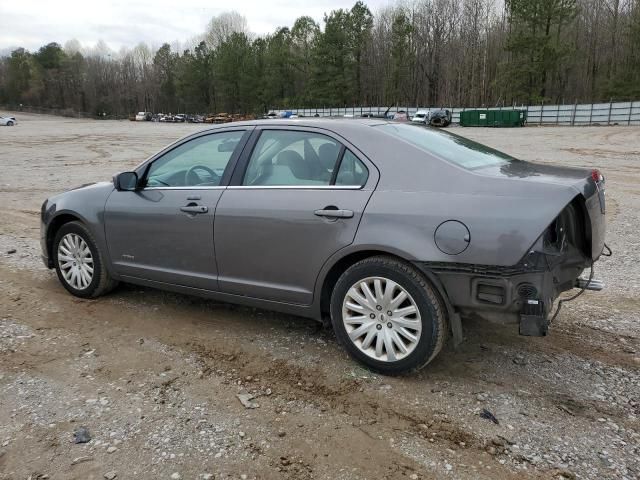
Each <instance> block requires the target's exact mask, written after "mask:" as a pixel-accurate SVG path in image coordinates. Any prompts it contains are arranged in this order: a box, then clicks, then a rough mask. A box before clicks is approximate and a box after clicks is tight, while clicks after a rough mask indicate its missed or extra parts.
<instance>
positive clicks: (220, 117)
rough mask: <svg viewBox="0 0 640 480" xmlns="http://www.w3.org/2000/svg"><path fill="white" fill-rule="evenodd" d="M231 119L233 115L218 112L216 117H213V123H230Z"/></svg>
mask: <svg viewBox="0 0 640 480" xmlns="http://www.w3.org/2000/svg"><path fill="white" fill-rule="evenodd" d="M231 121H232V118H231V115H229V114H228V113H226V112H221V113H218V114H217V115H216V116H215V117H213V123H229V122H231Z"/></svg>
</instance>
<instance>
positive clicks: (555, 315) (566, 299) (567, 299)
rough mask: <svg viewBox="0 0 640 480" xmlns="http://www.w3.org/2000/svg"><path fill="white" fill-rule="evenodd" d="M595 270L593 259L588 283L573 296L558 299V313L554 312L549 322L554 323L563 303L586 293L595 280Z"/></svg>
mask: <svg viewBox="0 0 640 480" xmlns="http://www.w3.org/2000/svg"><path fill="white" fill-rule="evenodd" d="M593 271H594V270H593V260H592V261H591V272H590V273H589V280H587V283H585V284H584V287H582V288H581V289H580V291H579V292H578V293H576V294H575V295H574V296H573V297H569V298H564V299H562V300H559V301H558V308H556V313H554V314H553V317H551V320H549V324H551V323H553V321H554V320H555V319H556V317H557V316H558V314H559V313H560V309H561V308H562V304H563V303H565V302H571V301H573V300H575V299H576V298H578V297H579V296H580V295H582V294H583V293H584V291H585V290H586V289H587V287H588V286H589V284H590V283H591V280H593Z"/></svg>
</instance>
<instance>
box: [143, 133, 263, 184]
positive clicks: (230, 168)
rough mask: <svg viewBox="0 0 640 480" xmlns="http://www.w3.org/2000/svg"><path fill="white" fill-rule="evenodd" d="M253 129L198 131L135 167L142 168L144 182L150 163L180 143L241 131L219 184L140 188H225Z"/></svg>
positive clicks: (180, 144) (178, 146) (177, 146)
mask: <svg viewBox="0 0 640 480" xmlns="http://www.w3.org/2000/svg"><path fill="white" fill-rule="evenodd" d="M254 131H255V127H254V126H249V127H239V128H225V129H220V130H212V131H205V132H199V133H198V134H194V135H190V136H189V137H187V138H184V139H183V141H178V142H175V143H173V144H172V145H169V146H168V147H165V148H164V149H163V150H161V151H160V152H158V153H157V154H156V155H155V156H154V157H152V158H151V159H149V160H148V161H147V162H145V163H143V164H142V165H141V166H140V167H138V168H137V169H136V171H138V170H142V172H141V173H142V175H141V176H140V178H141V179H142V182H144V183H146V181H147V176H148V174H149V170H150V169H151V165H153V164H154V163H155V162H157V161H158V160H160V159H162V158H163V157H164V156H165V155H167V154H169V153H171V152H172V151H174V150H175V149H176V148H180V147H181V146H182V145H185V144H186V143H188V142H190V141H192V140H196V139H198V138H203V137H208V136H210V135H216V134H220V133H231V132H243V134H242V137H240V141H239V142H238V145H237V147H236V149H235V150H234V152H233V154H232V155H231V157H230V158H229V161H228V162H227V166H226V167H225V170H224V173H223V174H222V177H221V178H220V185H217V186H204V187H202V186H180V187H170V186H154V187H147V186H146V185H145V186H143V187H142V190H191V189H194V190H206V189H212V190H222V189H225V188H227V186H228V185H229V182H230V180H231V175H232V173H233V171H234V169H235V166H236V164H237V163H238V161H239V159H240V157H241V156H242V152H243V151H244V148H245V147H246V145H247V142H248V140H249V137H250V136H251V134H252V133H253V132H254Z"/></svg>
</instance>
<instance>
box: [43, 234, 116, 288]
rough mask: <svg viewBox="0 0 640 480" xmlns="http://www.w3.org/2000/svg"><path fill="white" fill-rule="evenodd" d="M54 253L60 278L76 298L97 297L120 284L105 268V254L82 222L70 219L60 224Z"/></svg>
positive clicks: (54, 244)
mask: <svg viewBox="0 0 640 480" xmlns="http://www.w3.org/2000/svg"><path fill="white" fill-rule="evenodd" d="M52 254H53V256H54V261H55V267H56V273H57V274H58V279H59V280H60V282H61V283H62V285H63V286H64V288H66V289H67V290H68V291H69V292H70V293H72V294H73V295H75V296H77V297H81V298H95V297H98V296H100V295H103V294H105V293H107V292H109V291H110V290H112V289H113V288H114V287H115V286H116V285H117V283H118V282H117V281H115V280H113V279H112V278H111V276H110V275H109V272H107V270H106V269H105V268H104V262H103V259H102V258H103V257H102V255H101V254H100V251H99V250H98V247H97V245H96V242H95V240H94V238H93V236H92V235H91V233H90V232H89V230H87V228H86V227H85V226H84V225H83V224H81V223H80V222H70V223H66V224H64V225H63V226H62V227H60V230H58V232H57V233H56V236H55V239H54V243H53V251H52Z"/></svg>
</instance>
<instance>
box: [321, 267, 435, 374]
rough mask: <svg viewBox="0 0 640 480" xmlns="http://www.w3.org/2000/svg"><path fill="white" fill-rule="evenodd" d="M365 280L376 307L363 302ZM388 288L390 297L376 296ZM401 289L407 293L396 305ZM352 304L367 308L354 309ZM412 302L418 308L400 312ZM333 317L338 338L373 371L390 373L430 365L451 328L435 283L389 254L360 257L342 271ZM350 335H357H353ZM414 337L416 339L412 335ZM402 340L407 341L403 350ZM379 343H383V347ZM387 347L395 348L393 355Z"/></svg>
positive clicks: (333, 304) (410, 305)
mask: <svg viewBox="0 0 640 480" xmlns="http://www.w3.org/2000/svg"><path fill="white" fill-rule="evenodd" d="M376 280H377V281H378V282H379V283H376ZM362 282H364V283H366V284H367V286H368V287H369V292H370V293H371V294H372V295H373V297H368V298H370V299H372V300H376V302H375V303H376V306H375V308H376V310H373V309H371V308H368V307H367V306H366V305H371V302H362V301H361V300H362V299H364V300H367V294H366V293H364V292H365V290H364V289H363V287H362ZM387 288H390V289H391V290H390V292H391V293H390V294H389V295H390V296H389V297H386V298H387V299H388V300H391V301H386V300H385V296H384V295H378V292H380V293H381V294H383V293H386V291H387V290H386V289H387ZM354 289H355V290H354ZM401 291H404V293H406V294H407V296H406V297H405V299H404V300H402V301H400V303H398V304H397V305H395V304H394V300H396V299H398V300H399V299H401V298H402V297H401V295H400V293H401ZM394 297H395V298H394ZM357 298H359V299H360V301H358V300H356V299H357ZM349 305H350V306H355V307H358V308H359V309H360V308H361V307H363V308H362V309H361V310H358V311H355V310H352V309H351V308H350V306H349ZM379 307H382V309H380V308H379ZM409 307H412V308H413V309H415V310H416V313H415V314H408V315H405V316H403V313H402V312H410V311H411V308H409ZM389 312H390V313H392V315H391V316H389V315H388V313H389ZM372 315H375V318H372ZM394 315H395V316H394ZM398 315H400V317H399V316H398ZM345 319H346V322H345ZM331 322H332V324H333V329H334V331H335V333H336V337H337V338H338V341H339V342H340V343H341V344H342V345H343V346H344V347H345V349H346V350H347V351H348V352H349V354H350V355H351V356H352V357H354V358H355V359H356V360H358V361H359V362H360V363H362V364H364V365H365V366H367V367H369V368H370V369H371V370H374V371H376V372H379V373H382V374H387V375H395V374H401V373H406V372H410V371H415V370H419V369H421V368H422V367H424V366H425V365H427V364H428V363H429V362H431V360H433V359H434V358H435V356H436V355H437V354H438V353H439V352H440V350H441V349H442V346H443V345H444V341H445V337H446V333H447V328H446V325H447V321H446V313H445V307H444V305H443V303H442V300H441V299H440V296H439V295H438V294H437V293H436V291H435V289H434V288H433V287H432V285H431V283H430V282H429V281H428V280H427V278H426V277H425V276H424V275H423V274H422V273H420V272H419V271H418V270H417V269H416V268H414V267H413V266H412V265H411V264H409V263H407V262H404V261H402V260H399V259H396V258H393V257H387V256H377V257H370V258H366V259H364V260H361V261H359V262H357V263H355V264H354V265H352V266H351V267H349V268H348V269H347V270H346V271H345V272H344V273H343V274H342V275H341V276H340V278H339V279H338V281H337V283H336V285H335V287H334V289H333V292H332V294H331ZM367 325H369V326H367ZM417 327H419V330H417V329H416V328H417ZM374 330H375V331H374ZM402 330H404V331H402ZM378 332H379V333H378ZM382 332H386V333H382ZM350 334H351V336H355V338H354V339H353V340H352V338H351V337H350ZM407 334H409V335H408V336H405V335H407ZM411 336H413V337H415V340H410V339H409V338H410V337H411ZM370 337H371V338H370ZM379 338H382V340H379ZM398 340H400V341H402V343H403V344H404V345H405V350H406V351H405V352H403V351H402V350H401V348H400V346H399V344H398V343H397V342H398ZM379 342H382V347H381V349H380V350H379V346H378V343H379ZM388 346H391V348H390V350H392V351H393V353H392V354H391V355H389V351H388ZM396 347H397V348H396ZM379 353H380V355H379ZM390 357H391V358H390Z"/></svg>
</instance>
